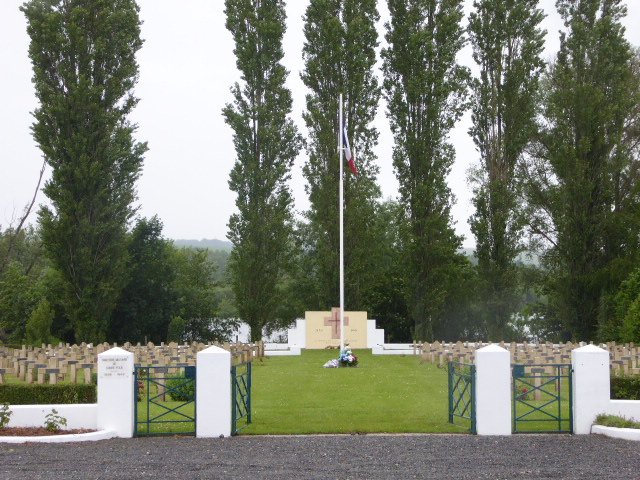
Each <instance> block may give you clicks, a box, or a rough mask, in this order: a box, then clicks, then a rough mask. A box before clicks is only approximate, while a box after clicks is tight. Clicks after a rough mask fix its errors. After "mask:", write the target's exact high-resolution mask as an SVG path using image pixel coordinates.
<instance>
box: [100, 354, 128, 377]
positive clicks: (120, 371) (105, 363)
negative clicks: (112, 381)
mask: <svg viewBox="0 0 640 480" xmlns="http://www.w3.org/2000/svg"><path fill="white" fill-rule="evenodd" d="M127 360H128V359H127V357H124V356H123V357H108V358H98V372H100V375H99V378H129V377H131V368H130V367H129V366H128V365H127Z"/></svg>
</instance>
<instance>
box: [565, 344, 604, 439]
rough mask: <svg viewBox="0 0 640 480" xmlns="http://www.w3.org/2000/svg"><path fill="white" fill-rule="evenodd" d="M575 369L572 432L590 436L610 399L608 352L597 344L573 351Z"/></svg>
mask: <svg viewBox="0 0 640 480" xmlns="http://www.w3.org/2000/svg"><path fill="white" fill-rule="evenodd" d="M571 366H572V367H573V433H576V434H588V433H591V425H592V424H593V422H594V421H595V419H596V416H597V415H598V414H600V413H606V412H607V410H608V407H609V403H610V399H611V384H610V381H611V380H610V372H609V352H607V351H606V350H603V349H602V348H599V347H596V346H594V345H585V346H584V347H580V348H576V349H575V350H572V351H571Z"/></svg>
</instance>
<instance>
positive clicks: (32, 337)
mask: <svg viewBox="0 0 640 480" xmlns="http://www.w3.org/2000/svg"><path fill="white" fill-rule="evenodd" d="M53 318H54V311H53V309H52V308H51V305H49V302H48V301H47V300H46V299H43V300H41V301H40V303H38V306H37V307H36V308H35V310H34V311H33V312H32V313H31V315H30V316H29V320H27V325H26V340H27V343H28V344H29V345H34V346H36V345H40V344H43V343H44V344H48V343H55V341H54V340H53V337H52V335H51V326H52V324H53Z"/></svg>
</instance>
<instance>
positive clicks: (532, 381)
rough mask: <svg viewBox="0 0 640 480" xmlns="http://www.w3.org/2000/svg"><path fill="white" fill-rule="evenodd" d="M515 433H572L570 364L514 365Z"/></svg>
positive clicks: (513, 415)
mask: <svg viewBox="0 0 640 480" xmlns="http://www.w3.org/2000/svg"><path fill="white" fill-rule="evenodd" d="M511 373H512V375H511V376H512V379H513V384H512V387H513V409H512V419H513V424H512V431H513V433H573V412H572V403H573V401H572V400H573V392H572V386H571V383H572V382H571V377H572V373H573V370H572V369H571V365H558V364H555V365H512V368H511Z"/></svg>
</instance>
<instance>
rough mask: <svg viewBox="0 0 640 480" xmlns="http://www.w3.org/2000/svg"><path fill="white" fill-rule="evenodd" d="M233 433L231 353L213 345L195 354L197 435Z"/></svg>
mask: <svg viewBox="0 0 640 480" xmlns="http://www.w3.org/2000/svg"><path fill="white" fill-rule="evenodd" d="M221 435H222V436H225V437H228V436H230V435H231V353H230V352H228V351H227V350H224V349H222V348H220V347H215V346H211V347H209V348H206V349H205V350H202V351H200V352H198V354H197V356H196V437H219V436H221Z"/></svg>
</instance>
